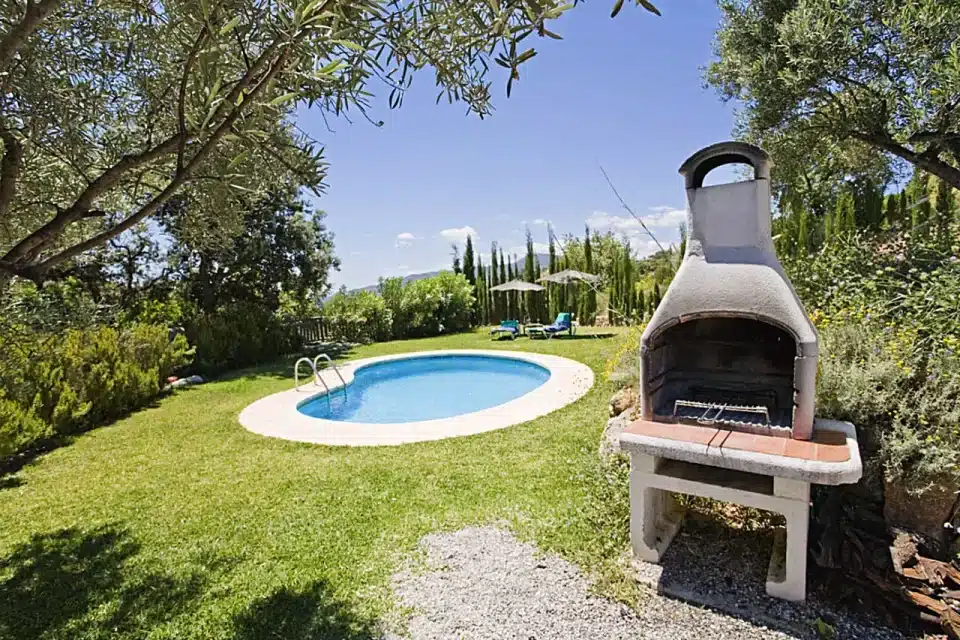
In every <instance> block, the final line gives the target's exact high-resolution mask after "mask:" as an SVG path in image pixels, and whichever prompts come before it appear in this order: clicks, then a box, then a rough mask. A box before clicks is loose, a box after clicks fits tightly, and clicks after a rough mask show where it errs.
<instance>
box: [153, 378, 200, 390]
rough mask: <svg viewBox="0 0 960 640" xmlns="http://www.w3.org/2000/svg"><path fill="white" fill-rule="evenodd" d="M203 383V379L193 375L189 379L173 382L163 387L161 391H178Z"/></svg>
mask: <svg viewBox="0 0 960 640" xmlns="http://www.w3.org/2000/svg"><path fill="white" fill-rule="evenodd" d="M203 382H204V380H203V378H201V377H200V376H197V375H193V376H190V377H189V378H180V379H178V380H174V381H173V382H171V383H170V384H168V385H167V386H165V387H164V388H163V390H164V391H169V390H170V389H180V388H182V387H189V386H192V385H195V384H203Z"/></svg>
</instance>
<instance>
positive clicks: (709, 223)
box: [640, 142, 818, 440]
mask: <svg viewBox="0 0 960 640" xmlns="http://www.w3.org/2000/svg"><path fill="white" fill-rule="evenodd" d="M732 162H734V163H745V164H748V165H750V166H752V167H753V170H754V173H755V176H754V179H753V180H750V181H746V182H735V183H731V184H722V185H716V186H712V187H707V188H704V187H703V179H704V177H705V176H706V174H707V172H709V171H710V170H711V169H714V168H716V167H718V166H721V165H724V164H728V163H732ZM770 166H771V163H770V157H769V156H768V155H767V154H766V152H764V151H763V150H762V149H760V148H758V147H754V146H752V145H747V144H743V143H737V142H726V143H721V144H717V145H713V146H711V147H707V148H706V149H703V150H702V151H699V152H698V153H696V154H694V155H693V156H692V157H691V158H690V159H689V160H687V161H686V162H685V163H684V164H683V166H682V167H681V168H680V173H681V175H683V176H684V179H685V181H686V189H687V201H688V208H687V229H688V231H689V234H688V240H687V250H686V254H685V255H684V258H683V262H682V263H681V265H680V269H679V271H678V272H677V275H676V277H675V278H674V280H673V282H672V283H671V285H670V288H669V289H668V290H667V293H666V295H665V296H664V298H663V300H662V302H661V303H660V305H659V306H658V307H657V310H656V313H654V315H653V318H652V319H651V321H650V324H649V325H647V329H646V331H645V332H644V334H643V339H642V342H641V350H640V399H641V411H642V415H643V417H644V418H646V419H647V420H656V421H680V422H690V423H692V424H722V425H727V426H728V427H730V428H732V429H734V430H737V431H750V432H754V433H766V434H770V435H781V436H792V437H794V438H798V439H801V440H809V439H810V438H811V436H812V434H813V409H814V385H815V382H816V375H817V353H818V341H817V333H816V330H815V329H814V327H813V324H812V323H811V322H810V319H809V318H808V317H807V313H806V311H805V310H804V308H803V305H802V304H801V302H800V299H799V298H798V297H797V294H796V293H795V292H794V290H793V287H792V286H791V284H790V280H789V279H788V278H787V276H786V274H785V273H784V271H783V267H781V266H780V262H779V261H778V260H777V256H776V254H775V253H774V248H773V239H772V237H771V235H770V220H771V213H770Z"/></svg>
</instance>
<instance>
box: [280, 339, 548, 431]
mask: <svg viewBox="0 0 960 640" xmlns="http://www.w3.org/2000/svg"><path fill="white" fill-rule="evenodd" d="M549 378H550V372H549V371H548V370H547V369H545V368H544V367H541V366H539V365H536V364H533V363H531V362H524V361H522V360H514V359H511V358H498V357H495V356H468V355H450V356H423V357H419V358H406V359H403V360H393V361H389V362H380V363H375V364H372V365H369V366H366V367H363V368H361V369H358V370H357V372H356V374H355V376H354V380H353V383H352V384H350V385H349V386H348V387H347V393H346V398H344V393H343V391H342V390H340V389H337V390H336V391H334V392H333V394H331V396H330V403H329V404H328V403H327V396H326V394H321V395H319V396H316V397H314V398H311V399H310V400H308V401H307V402H305V403H303V404H301V405H300V406H299V407H297V409H298V410H299V411H300V412H301V413H305V414H306V415H308V416H312V417H314V418H324V419H326V420H340V421H344V422H375V423H384V424H386V423H397V422H416V421H420V420H435V419H438V418H449V417H450V416H456V415H460V414H463V413H471V412H473V411H480V410H481V409H487V408H489V407H495V406H497V405H499V404H503V403H504V402H507V401H509V400H513V399H514V398H519V397H520V396H522V395H524V394H525V393H529V392H530V391H533V390H534V389H536V388H537V387H539V386H540V385H542V384H543V383H544V382H546V381H547V380H548V379H549Z"/></svg>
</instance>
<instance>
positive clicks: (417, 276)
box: [350, 253, 550, 292]
mask: <svg viewBox="0 0 960 640" xmlns="http://www.w3.org/2000/svg"><path fill="white" fill-rule="evenodd" d="M483 257H484V258H489V256H483ZM525 259H526V258H520V259H519V260H517V261H516V262H515V263H514V267H519V268H520V269H521V270H522V269H523V267H524V260H525ZM537 260H539V261H540V269H541V270H542V269H546V268H547V267H549V266H550V256H549V254H546V253H538V254H537ZM486 266H488V267H489V266H490V265H489V264H487V265H486ZM444 271H449V269H444ZM438 273H440V271H427V272H425V273H411V274H410V275H408V276H404V277H403V283H404V284H407V283H408V282H416V281H417V280H423V279H424V278H432V277H433V276H435V275H437V274H438ZM376 290H377V285H375V284H370V285H367V286H365V287H360V288H358V289H351V290H350V291H351V292H353V291H376Z"/></svg>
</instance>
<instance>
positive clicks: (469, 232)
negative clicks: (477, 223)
mask: <svg viewBox="0 0 960 640" xmlns="http://www.w3.org/2000/svg"><path fill="white" fill-rule="evenodd" d="M467 236H473V240H474V241H476V239H477V230H476V229H474V228H473V227H470V226H466V227H459V228H453V229H444V230H443V231H441V232H440V237H441V238H443V239H444V240H449V241H450V242H457V243H463V242H466V241H467Z"/></svg>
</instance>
